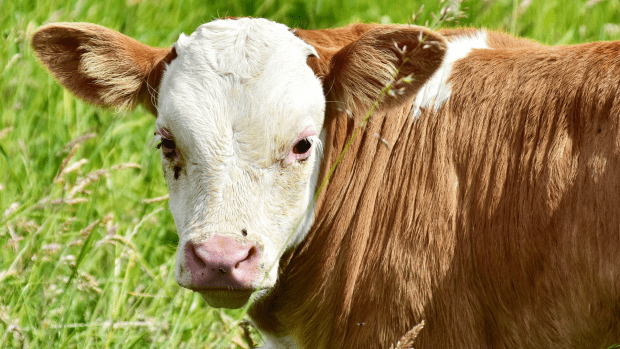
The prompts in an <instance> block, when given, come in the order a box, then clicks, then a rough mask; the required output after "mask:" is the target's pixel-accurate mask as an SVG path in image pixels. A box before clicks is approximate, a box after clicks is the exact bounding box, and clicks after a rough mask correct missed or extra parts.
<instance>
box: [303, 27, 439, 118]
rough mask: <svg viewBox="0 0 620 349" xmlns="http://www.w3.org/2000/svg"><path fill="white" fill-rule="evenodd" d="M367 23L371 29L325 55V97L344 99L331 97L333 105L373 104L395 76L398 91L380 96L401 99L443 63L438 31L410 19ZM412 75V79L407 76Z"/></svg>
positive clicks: (390, 101) (389, 102)
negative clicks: (408, 22)
mask: <svg viewBox="0 0 620 349" xmlns="http://www.w3.org/2000/svg"><path fill="white" fill-rule="evenodd" d="M364 29H368V30H366V31H365V32H363V34H361V35H359V37H358V38H357V40H355V41H352V42H350V43H349V44H347V45H346V46H344V47H342V48H340V49H339V50H338V51H337V52H334V53H333V55H331V57H321V59H325V58H327V59H329V64H328V65H327V66H326V68H324V69H325V70H326V71H324V72H322V75H324V76H325V77H324V81H323V85H324V88H325V92H326V94H327V95H326V97H327V99H328V100H331V101H340V102H343V105H340V104H339V103H338V104H336V103H328V106H327V107H328V108H334V107H336V108H337V105H340V108H342V106H344V107H345V108H348V109H351V108H352V107H354V106H363V107H369V106H370V105H372V104H373V103H374V102H375V101H376V100H377V99H378V98H379V96H380V94H381V91H382V89H383V88H384V87H385V86H386V85H387V84H388V83H390V81H394V82H395V83H394V84H393V86H392V91H393V93H391V94H389V95H387V94H386V95H385V96H384V97H383V98H382V99H381V106H389V105H393V104H395V103H400V102H402V101H403V100H405V99H407V98H409V97H411V96H412V95H413V94H415V93H416V92H417V91H418V90H419V89H420V88H421V87H422V85H423V84H424V83H425V82H426V81H427V80H428V79H429V78H430V77H431V76H432V75H433V73H435V71H436V70H437V69H438V68H439V67H440V66H441V63H442V61H443V58H444V55H445V52H446V48H447V41H446V39H445V38H444V37H443V36H441V35H440V34H438V33H435V32H433V31H431V30H429V29H427V28H423V27H417V26H405V25H391V26H374V27H367V28H364ZM323 52H325V53H327V54H328V55H330V53H329V52H328V51H325V50H323ZM319 54H321V53H319ZM309 63H310V62H309ZM324 66H325V65H324ZM315 69H316V68H315ZM397 72H398V73H397ZM410 75H411V77H412V81H411V82H410V83H407V82H405V81H403V80H402V78H404V77H407V76H410ZM405 80H408V79H405ZM328 113H329V111H328Z"/></svg>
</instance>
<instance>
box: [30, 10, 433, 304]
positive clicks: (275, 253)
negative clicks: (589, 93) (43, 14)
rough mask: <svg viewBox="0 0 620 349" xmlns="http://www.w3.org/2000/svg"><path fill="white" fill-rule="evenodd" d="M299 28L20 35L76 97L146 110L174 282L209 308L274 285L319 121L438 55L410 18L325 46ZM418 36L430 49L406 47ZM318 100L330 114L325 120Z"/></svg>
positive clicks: (61, 30) (252, 22)
mask: <svg viewBox="0 0 620 349" xmlns="http://www.w3.org/2000/svg"><path fill="white" fill-rule="evenodd" d="M315 34H317V35H318V32H317V33H315ZM298 35H299V36H296V35H295V34H294V33H293V31H291V30H290V29H289V28H287V27H286V26H284V25H282V24H277V23H274V22H271V21H268V20H265V19H248V18H242V19H227V20H216V21H213V22H211V23H208V24H205V25H203V26H201V27H199V28H198V29H197V30H196V32H194V33H193V34H192V35H190V36H185V35H181V37H180V38H179V40H178V41H177V42H176V43H175V44H174V46H173V47H171V48H163V49H159V48H152V47H149V46H146V45H144V44H141V43H139V42H137V41H135V40H133V39H130V38H128V37H126V36H124V35H122V34H120V33H117V32H114V31H112V30H110V29H107V28H104V27H100V26H96V25H92V24H83V23H59V24H50V25H47V26H44V27H42V28H41V29H39V30H38V31H37V32H36V33H35V35H34V37H33V42H32V44H33V48H34V50H35V52H36V54H37V56H38V57H39V59H40V60H41V62H42V63H43V64H44V65H45V66H47V67H48V68H49V70H50V71H51V73H52V74H54V75H55V76H56V77H57V78H58V80H59V81H60V82H61V83H62V84H63V85H64V86H65V87H67V88H68V89H69V90H71V91H72V92H73V93H75V94H76V95H77V96H78V97H81V98H83V99H84V100H86V101H88V102H90V103H93V104H95V105H99V106H103V107H116V108H131V107H133V106H135V105H136V104H142V105H144V106H145V107H146V108H147V109H148V110H149V111H151V112H152V113H153V114H155V115H157V119H156V128H155V134H156V136H155V137H156V139H157V142H158V144H159V145H158V147H159V148H161V161H162V168H163V172H164V176H165V178H166V182H167V184H168V188H169V192H170V199H169V205H170V210H171V212H172V214H173V217H174V221H175V224H176V227H177V231H178V234H179V247H178V251H177V266H176V279H177V281H178V283H179V284H180V285H181V286H183V287H186V288H189V289H192V290H194V291H197V292H199V293H200V294H201V295H202V296H203V297H204V299H205V300H206V301H207V302H208V303H209V304H210V305H212V306H215V307H228V308H236V307H240V306H242V305H244V304H245V303H246V302H247V301H248V299H249V297H250V296H251V295H252V293H254V292H256V291H258V290H268V289H270V288H271V287H273V286H274V285H275V283H276V280H277V276H278V275H277V270H278V263H279V260H280V257H281V256H282V254H283V252H284V251H286V250H288V249H291V248H293V247H295V246H296V245H298V244H299V243H300V242H301V241H302V240H303V238H304V236H305V235H306V233H307V232H308V230H309V229H310V226H311V225H312V221H313V214H314V200H313V198H314V194H315V188H316V184H317V181H318V177H319V172H320V169H321V154H322V147H323V146H324V145H323V143H324V140H325V138H324V134H325V130H324V129H323V124H324V122H325V118H326V117H337V116H338V115H339V113H338V112H336V110H338V111H342V110H344V109H346V108H348V107H349V104H351V103H353V104H355V103H361V104H364V103H366V104H367V103H369V101H372V99H373V98H378V97H379V93H380V91H381V89H382V87H383V85H385V84H386V83H388V82H389V80H390V78H391V77H396V78H398V76H397V75H395V73H396V71H397V70H398V69H401V73H402V72H404V73H407V74H408V73H414V75H415V76H414V79H416V80H415V82H414V83H412V84H409V85H407V86H404V87H403V88H402V89H401V91H400V92H401V93H400V94H399V95H395V96H394V97H386V101H387V102H388V103H386V105H387V104H389V101H390V98H392V102H395V101H401V100H402V99H403V98H407V97H408V96H412V95H413V94H414V93H415V92H416V91H417V90H418V89H419V88H420V86H421V85H422V83H423V82H424V81H425V80H426V79H428V77H430V75H432V73H433V72H434V71H435V70H436V69H437V68H438V67H439V65H440V64H441V60H442V58H443V52H444V49H445V40H444V39H443V38H442V37H441V36H439V35H438V34H436V33H433V32H430V31H428V30H426V29H423V28H419V27H411V26H394V27H381V28H374V27H371V26H368V27H365V30H362V31H358V32H356V33H354V34H352V35H349V36H348V37H345V36H341V35H338V36H339V37H340V40H336V41H335V42H334V43H331V44H330V41H329V40H327V41H325V40H322V39H321V40H319V41H317V42H312V41H313V40H318V39H317V38H319V39H320V35H319V36H317V35H314V34H312V33H311V32H304V33H302V34H298ZM300 37H302V38H304V40H306V41H304V40H302V39H300ZM347 38H348V39H347ZM424 39H426V41H427V42H428V43H431V44H433V48H431V49H430V50H429V49H428V47H424V49H425V50H426V51H424V54H416V53H415V51H416V50H415V49H416V45H418V46H420V44H421V41H424ZM307 42H310V43H312V45H310V44H308V43H307ZM405 45H409V48H408V49H404V46H405ZM314 46H316V47H317V48H319V47H320V49H319V51H320V54H321V57H319V53H317V49H315V47H314ZM425 46H428V45H425ZM417 49H419V52H423V51H422V48H421V47H417ZM401 75H403V74H401ZM325 95H327V96H328V99H333V100H330V101H328V102H335V103H336V104H338V105H341V106H342V108H340V107H338V108H335V109H333V108H331V109H329V110H332V109H333V110H334V111H329V110H328V113H327V114H326V99H325ZM360 96H361V97H360ZM345 115H346V114H345ZM325 146H326V147H330V145H329V144H326V145H325ZM327 165H331V164H327ZM262 292H265V291H262Z"/></svg>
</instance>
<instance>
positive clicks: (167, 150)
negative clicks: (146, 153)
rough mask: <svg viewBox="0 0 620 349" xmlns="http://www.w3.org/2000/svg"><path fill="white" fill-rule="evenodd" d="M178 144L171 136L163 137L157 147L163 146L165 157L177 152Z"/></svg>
mask: <svg viewBox="0 0 620 349" xmlns="http://www.w3.org/2000/svg"><path fill="white" fill-rule="evenodd" d="M176 147H177V146H176V144H174V141H173V140H172V139H169V138H163V137H162V139H161V142H160V143H159V144H158V145H157V149H159V148H161V151H162V153H164V156H165V157H168V158H170V157H173V156H174V154H175V150H176Z"/></svg>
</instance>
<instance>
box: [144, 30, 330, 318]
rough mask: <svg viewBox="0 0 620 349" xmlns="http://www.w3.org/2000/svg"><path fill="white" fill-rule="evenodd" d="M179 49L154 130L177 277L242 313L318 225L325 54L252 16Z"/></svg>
mask: <svg viewBox="0 0 620 349" xmlns="http://www.w3.org/2000/svg"><path fill="white" fill-rule="evenodd" d="M246 23H248V24H249V23H251V25H248V24H246ZM175 49H176V52H177V55H178V57H177V58H176V59H175V60H173V61H172V62H171V63H170V65H169V66H168V68H167V69H166V72H165V73H164V75H163V79H162V82H161V85H160V88H159V110H158V111H159V114H158V117H157V123H156V128H157V134H158V136H159V137H160V139H161V142H162V143H161V148H162V150H163V151H162V166H163V170H164V175H165V177H166V182H167V183H168V188H169V191H170V210H171V211H172V214H173V216H174V220H175V223H176V227H177V230H178V234H179V248H178V252H177V270H176V277H177V281H178V282H179V284H180V285H181V286H184V287H187V288H190V289H193V290H195V291H199V292H200V293H201V294H202V295H203V297H204V298H205V299H206V300H207V302H208V303H209V304H211V305H212V306H226V307H238V306H241V305H243V304H245V302H246V301H247V299H248V297H249V296H250V295H251V293H252V292H253V291H255V290H258V289H263V288H269V287H271V286H273V285H274V284H275V282H276V278H277V264H278V261H279V258H280V256H281V253H282V252H283V251H284V250H286V249H287V248H289V247H290V246H292V245H294V244H297V243H298V242H299V241H300V240H301V239H302V238H303V234H304V233H305V231H307V227H308V225H309V224H310V223H311V221H312V213H313V210H312V208H311V207H309V206H310V204H311V201H312V198H313V193H314V186H315V183H316V178H317V175H318V168H319V162H320V157H321V140H320V138H319V135H320V132H321V129H322V126H323V115H324V106H325V99H324V97H323V92H322V87H321V84H320V81H319V80H318V79H317V78H316V77H315V76H314V74H313V72H312V70H311V69H310V67H309V66H308V65H307V64H306V60H307V58H308V56H311V55H316V52H315V51H314V49H313V48H312V47H311V46H309V45H307V44H305V43H304V42H303V41H301V40H299V39H297V38H296V37H295V36H294V35H293V34H292V33H290V32H289V31H288V28H286V27H284V26H283V25H280V24H276V23H273V22H269V21H267V20H253V21H251V20H250V19H239V20H224V21H216V22H212V23H209V24H206V25H203V26H202V27H200V28H199V29H198V30H197V31H196V32H195V33H193V34H192V35H191V36H189V37H186V36H181V38H180V39H179V41H178V42H177V43H176V44H175Z"/></svg>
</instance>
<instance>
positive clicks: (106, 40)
mask: <svg viewBox="0 0 620 349" xmlns="http://www.w3.org/2000/svg"><path fill="white" fill-rule="evenodd" d="M32 48H33V49H34V52H35V54H36V56H37V57H38V59H39V60H40V61H41V63H42V64H43V65H45V66H46V67H47V68H48V69H49V71H50V72H51V73H52V74H53V75H54V76H55V77H56V78H57V79H58V81H59V82H60V83H61V84H62V85H63V86H65V87H66V88H67V89H68V90H69V91H71V92H72V93H74V94H75V95H76V96H77V97H79V98H81V99H83V100H85V101H86V102H89V103H92V104H94V105H97V106H100V107H106V108H117V109H131V108H133V107H135V105H136V104H137V103H141V104H143V105H144V106H145V107H146V109H147V110H149V111H150V112H151V113H153V114H156V113H157V110H156V103H157V102H156V100H154V99H153V98H151V97H152V96H154V97H155V98H156V95H157V90H158V88H159V82H160V80H161V76H162V74H163V71H164V68H165V64H166V63H170V62H171V61H172V60H173V59H174V58H175V57H176V52H175V51H174V49H173V48H154V47H150V46H148V45H145V44H143V43H141V42H139V41H136V40H134V39H132V38H129V37H127V36H125V35H123V34H121V33H119V32H116V31H114V30H111V29H108V28H106V27H102V26H99V25H94V24H90V23H53V24H48V25H46V26H43V27H41V28H40V29H39V30H37V31H36V32H35V33H34V35H33V37H32Z"/></svg>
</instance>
